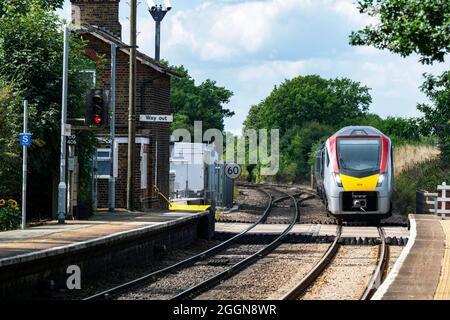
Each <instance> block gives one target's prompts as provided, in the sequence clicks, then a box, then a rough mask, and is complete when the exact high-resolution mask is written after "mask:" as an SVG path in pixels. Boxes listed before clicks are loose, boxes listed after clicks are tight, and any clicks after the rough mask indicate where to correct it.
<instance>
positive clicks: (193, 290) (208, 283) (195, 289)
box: [170, 190, 307, 300]
mask: <svg viewBox="0 0 450 320" xmlns="http://www.w3.org/2000/svg"><path fill="white" fill-rule="evenodd" d="M276 191H277V192H280V193H285V194H286V195H287V196H286V197H281V198H278V199H277V201H283V200H286V199H289V198H290V199H292V200H293V201H294V210H295V213H294V218H293V219H292V222H291V223H290V224H289V226H288V227H287V228H286V229H285V230H284V231H283V232H282V233H281V234H280V235H279V236H278V237H277V238H276V239H275V240H273V241H272V242H271V243H269V244H268V245H267V246H265V247H264V248H262V249H260V250H258V251H257V252H256V253H254V254H251V255H249V256H248V257H247V258H245V259H243V260H241V261H239V262H238V263H236V264H234V265H232V266H231V267H229V268H228V269H227V270H225V271H223V272H220V273H218V274H216V275H214V276H212V277H210V278H208V279H206V280H205V281H202V282H201V283H199V284H196V285H194V286H192V287H190V288H188V289H186V290H184V291H183V292H181V293H179V294H177V295H175V296H173V297H171V298H170V300H182V299H188V298H192V297H194V296H197V295H199V294H201V293H202V292H205V291H207V290H208V289H209V288H211V287H212V286H214V285H215V284H216V283H218V282H220V281H223V280H226V279H228V278H230V277H232V276H233V275H235V274H237V273H238V272H239V271H240V270H242V269H244V268H245V267H247V266H249V265H250V264H252V263H253V262H255V261H257V260H258V259H260V258H262V257H264V256H265V255H267V254H268V253H270V252H271V251H273V250H274V249H276V248H277V247H278V246H279V245H280V244H281V242H282V240H283V239H284V238H285V237H286V236H287V235H288V233H289V232H290V231H291V229H292V228H293V227H294V225H295V224H296V222H297V219H298V215H299V210H298V203H299V202H302V201H305V200H307V199H306V198H304V199H300V200H298V201H297V200H296V199H295V197H294V195H289V194H287V193H286V192H282V191H279V190H276Z"/></svg>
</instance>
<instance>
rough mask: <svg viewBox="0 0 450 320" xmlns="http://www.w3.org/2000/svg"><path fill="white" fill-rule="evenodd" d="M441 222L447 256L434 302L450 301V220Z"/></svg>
mask: <svg viewBox="0 0 450 320" xmlns="http://www.w3.org/2000/svg"><path fill="white" fill-rule="evenodd" d="M440 222H441V225H442V229H443V230H444V233H445V254H444V260H443V261H442V269H441V277H440V279H439V284H438V287H437V289H436V292H435V294H434V300H450V220H441V221H440Z"/></svg>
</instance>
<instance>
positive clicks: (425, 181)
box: [392, 159, 450, 215]
mask: <svg viewBox="0 0 450 320" xmlns="http://www.w3.org/2000/svg"><path fill="white" fill-rule="evenodd" d="M449 177H450V166H449V164H446V163H444V162H442V161H441V160H439V159H433V160H429V161H426V162H423V163H420V164H416V165H414V166H412V167H410V168H408V169H407V170H405V171H403V172H401V173H400V174H399V175H398V176H397V177H396V178H395V182H394V190H393V194H392V204H393V210H394V212H396V213H400V214H403V215H407V214H409V213H414V212H415V210H416V191H418V190H426V191H429V192H436V186H437V185H439V184H442V182H443V181H445V180H448V178H449ZM447 182H448V181H447Z"/></svg>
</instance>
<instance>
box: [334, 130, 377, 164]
mask: <svg viewBox="0 0 450 320" xmlns="http://www.w3.org/2000/svg"><path fill="white" fill-rule="evenodd" d="M337 149H338V150H337V151H338V162H339V167H340V168H341V169H343V170H349V171H374V170H378V169H379V167H380V157H381V141H380V139H379V138H355V139H352V138H339V139H338V143H337Z"/></svg>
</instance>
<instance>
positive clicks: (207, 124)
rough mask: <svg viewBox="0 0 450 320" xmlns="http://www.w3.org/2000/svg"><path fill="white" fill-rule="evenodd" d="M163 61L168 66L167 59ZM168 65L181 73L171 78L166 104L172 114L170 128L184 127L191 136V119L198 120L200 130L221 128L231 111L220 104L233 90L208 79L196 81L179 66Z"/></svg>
mask: <svg viewBox="0 0 450 320" xmlns="http://www.w3.org/2000/svg"><path fill="white" fill-rule="evenodd" d="M165 64H166V65H168V63H167V62H165ZM170 68H171V69H172V70H174V71H176V72H177V73H179V74H180V75H182V78H181V79H172V81H171V92H170V105H171V108H172V112H173V113H174V115H175V117H174V122H173V124H172V130H175V129H179V128H182V129H187V130H189V132H190V133H191V135H193V130H194V128H193V125H194V122H195V121H202V126H203V130H204V131H205V130H208V129H218V130H220V131H223V130H224V120H225V118H229V117H232V116H233V115H234V112H233V111H231V110H229V109H227V108H225V107H224V105H225V104H227V103H229V102H230V99H231V97H232V96H233V92H231V91H230V90H228V89H226V88H224V87H219V86H218V85H217V83H216V82H215V81H214V80H210V79H207V80H205V81H204V82H202V83H200V84H196V83H195V80H194V79H193V78H192V77H191V76H190V75H189V72H188V70H186V68H184V67H183V66H179V67H173V66H172V67H170Z"/></svg>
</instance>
